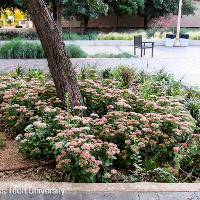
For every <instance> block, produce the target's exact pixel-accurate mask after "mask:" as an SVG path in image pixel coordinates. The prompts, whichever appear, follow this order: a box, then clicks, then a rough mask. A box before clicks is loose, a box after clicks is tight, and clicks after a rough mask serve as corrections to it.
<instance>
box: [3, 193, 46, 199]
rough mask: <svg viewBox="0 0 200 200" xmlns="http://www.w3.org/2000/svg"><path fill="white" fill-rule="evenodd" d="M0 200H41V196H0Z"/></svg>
mask: <svg viewBox="0 0 200 200" xmlns="http://www.w3.org/2000/svg"><path fill="white" fill-rule="evenodd" d="M0 200H43V195H41V194H2V195H1V196H0Z"/></svg>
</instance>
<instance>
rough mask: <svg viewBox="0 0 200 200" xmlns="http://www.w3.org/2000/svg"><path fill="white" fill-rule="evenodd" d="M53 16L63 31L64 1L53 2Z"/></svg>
mask: <svg viewBox="0 0 200 200" xmlns="http://www.w3.org/2000/svg"><path fill="white" fill-rule="evenodd" d="M52 10H53V18H54V20H55V21H56V23H57V26H58V28H59V30H60V31H61V32H62V23H61V22H62V2H61V0H54V1H53V2H52Z"/></svg>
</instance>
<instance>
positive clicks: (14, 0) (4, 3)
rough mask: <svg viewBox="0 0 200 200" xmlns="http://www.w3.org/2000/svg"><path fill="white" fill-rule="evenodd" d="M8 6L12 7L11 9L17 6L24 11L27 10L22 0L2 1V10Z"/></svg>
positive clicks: (0, 7) (0, 6)
mask: <svg viewBox="0 0 200 200" xmlns="http://www.w3.org/2000/svg"><path fill="white" fill-rule="evenodd" d="M7 8H10V9H16V8H17V9H20V10H22V11H25V10H26V8H25V6H24V4H23V1H22V0H6V1H0V11H1V10H5V9H7Z"/></svg>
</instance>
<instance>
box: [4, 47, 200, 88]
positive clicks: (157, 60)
mask: <svg viewBox="0 0 200 200" xmlns="http://www.w3.org/2000/svg"><path fill="white" fill-rule="evenodd" d="M81 48H82V49H83V50H85V51H86V52H87V53H88V54H90V55H92V54H95V53H105V52H106V53H121V52H129V53H132V52H133V47H131V46H81ZM199 52H200V47H197V46H193V47H177V48H169V47H163V46H159V47H156V48H155V57H154V58H151V57H150V52H148V51H147V55H146V56H145V57H143V58H135V57H133V58H128V59H111V58H108V59H91V58H87V59H72V62H73V64H74V65H75V66H77V67H79V68H80V67H82V66H84V65H89V66H97V68H99V69H103V68H108V67H115V66H117V65H119V64H127V65H131V66H134V67H136V68H138V69H146V70H147V71H150V72H151V71H158V70H159V69H163V68H164V69H165V70H166V71H168V72H169V73H172V74H174V75H175V76H176V78H178V79H181V78H183V80H184V81H185V82H187V83H190V84H192V85H197V86H200V53H199ZM138 53H139V52H138ZM17 65H19V66H22V67H24V68H26V69H27V68H36V67H37V68H40V69H43V70H47V69H48V68H47V62H46V60H45V59H36V60H33V59H26V60H21V59H19V60H17V59H13V60H12V59H11V60H3V59H1V60H0V72H2V71H3V72H5V71H10V70H13V69H14V68H15V67H16V66H17Z"/></svg>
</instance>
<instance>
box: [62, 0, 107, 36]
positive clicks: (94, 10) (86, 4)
mask: <svg viewBox="0 0 200 200" xmlns="http://www.w3.org/2000/svg"><path fill="white" fill-rule="evenodd" d="M107 11H108V5H107V4H106V3H104V2H103V0H82V1H80V0H63V15H64V17H65V18H66V19H69V18H72V17H75V18H76V19H77V20H79V21H81V25H80V31H81V33H83V32H85V31H86V30H87V27H88V22H89V19H90V17H93V18H97V17H99V16H101V15H105V14H106V13H107Z"/></svg>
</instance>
